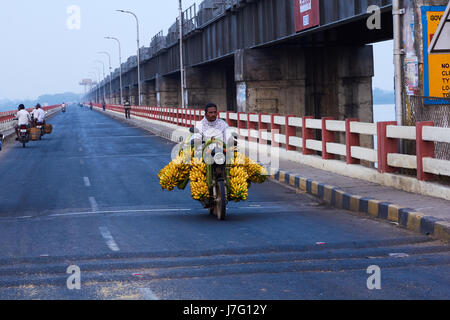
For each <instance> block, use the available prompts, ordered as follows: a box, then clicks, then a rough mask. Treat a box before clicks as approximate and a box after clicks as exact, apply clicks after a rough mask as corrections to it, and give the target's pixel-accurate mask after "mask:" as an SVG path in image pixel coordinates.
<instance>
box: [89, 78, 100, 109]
mask: <svg viewBox="0 0 450 320" xmlns="http://www.w3.org/2000/svg"><path fill="white" fill-rule="evenodd" d="M89 74H93V75H94V79H95V78H97V88H96V89H95V96H96V98H95V99H96V102H97V103H98V84H99V76H98V73H95V72H90V73H89Z"/></svg>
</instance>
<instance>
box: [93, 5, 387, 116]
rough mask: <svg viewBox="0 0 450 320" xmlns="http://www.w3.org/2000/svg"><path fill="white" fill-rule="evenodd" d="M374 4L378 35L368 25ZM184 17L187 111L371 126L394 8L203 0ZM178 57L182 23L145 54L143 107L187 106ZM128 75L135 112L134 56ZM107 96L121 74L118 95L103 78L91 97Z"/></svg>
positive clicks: (126, 88) (115, 99)
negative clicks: (382, 48)
mask: <svg viewBox="0 0 450 320" xmlns="http://www.w3.org/2000/svg"><path fill="white" fill-rule="evenodd" d="M300 6H301V7H300ZM371 6H376V7H372V8H378V9H379V11H378V13H379V17H380V20H379V23H380V28H379V29H376V28H375V29H370V28H368V26H367V20H368V18H369V17H371V16H372V15H373V14H376V12H369V13H368V8H369V7H371ZM302 11H303V12H302ZM305 12H306V14H305ZM183 17H184V19H183V40H184V42H183V43H184V44H183V47H184V63H185V68H186V70H185V80H186V81H185V83H186V87H185V98H186V103H187V105H188V106H189V107H200V106H203V105H205V104H206V103H208V102H215V103H216V104H217V105H218V106H219V108H220V109H221V110H223V111H234V112H248V113H251V112H255V113H275V114H277V113H280V114H293V115H296V116H304V115H311V116H314V117H315V118H320V117H322V116H332V117H335V118H336V119H345V118H358V119H360V120H361V121H366V122H372V77H373V75H374V68H373V50H372V46H371V45H370V44H371V43H374V42H379V41H383V40H388V39H392V37H393V34H392V29H393V28H392V1H388V0H351V1H350V0H344V1H343V0H339V1H338V0H320V1H319V0H317V1H316V0H312V1H294V0H224V1H219V0H205V1H203V2H202V3H201V4H200V5H199V6H198V7H197V6H193V7H191V8H189V9H188V10H186V11H185V12H184V15H183ZM308 24H310V25H308ZM304 25H306V27H304ZM179 53H180V48H179V21H178V20H177V21H176V22H175V23H174V24H173V25H172V26H171V27H170V28H169V30H168V33H167V34H166V35H164V32H163V31H161V32H160V33H158V34H157V35H156V36H154V37H153V38H152V39H151V41H150V43H149V46H148V47H143V48H141V50H140V57H141V84H142V93H141V94H142V102H143V104H144V105H148V106H163V107H180V106H181V92H182V91H181V87H180V83H181V76H180V54H179ZM122 73H123V74H122V77H123V92H124V97H125V98H128V99H129V100H130V102H131V104H133V105H137V104H138V101H139V97H138V78H137V57H136V56H132V57H130V58H129V59H128V61H127V62H126V63H124V64H123V66H122ZM103 90H105V92H106V96H107V97H110V99H109V101H107V102H109V103H111V104H119V103H120V81H119V69H117V70H115V72H114V73H113V74H112V92H110V87H109V78H106V79H105V80H104V81H103V82H102V83H101V84H100V85H99V86H98V87H97V88H96V89H94V90H92V91H91V92H90V93H89V96H88V99H89V100H91V101H97V102H98V100H99V99H100V98H97V97H103ZM99 93H101V94H99Z"/></svg>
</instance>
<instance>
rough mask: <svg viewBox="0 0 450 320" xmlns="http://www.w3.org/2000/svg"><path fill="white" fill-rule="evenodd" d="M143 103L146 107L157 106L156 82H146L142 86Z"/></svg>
mask: <svg viewBox="0 0 450 320" xmlns="http://www.w3.org/2000/svg"><path fill="white" fill-rule="evenodd" d="M142 103H143V104H144V105H145V106H152V107H154V106H156V105H157V103H156V88H155V80H153V81H146V82H144V83H143V84H142Z"/></svg>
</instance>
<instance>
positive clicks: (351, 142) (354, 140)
mask: <svg viewBox="0 0 450 320" xmlns="http://www.w3.org/2000/svg"><path fill="white" fill-rule="evenodd" d="M352 122H359V119H346V120H345V149H346V153H347V164H360V163H361V160H359V159H356V158H353V157H352V147H359V146H360V145H361V143H360V139H359V134H357V133H352V132H351V130H350V127H351V123H352Z"/></svg>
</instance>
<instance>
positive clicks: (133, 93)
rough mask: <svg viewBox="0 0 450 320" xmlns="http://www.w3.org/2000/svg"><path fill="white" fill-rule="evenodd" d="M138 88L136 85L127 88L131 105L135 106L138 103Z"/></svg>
mask: <svg viewBox="0 0 450 320" xmlns="http://www.w3.org/2000/svg"><path fill="white" fill-rule="evenodd" d="M138 94H139V90H138V86H137V85H136V86H132V87H130V88H129V89H128V95H129V99H130V103H131V105H132V106H137V105H138V104H139V97H138Z"/></svg>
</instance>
